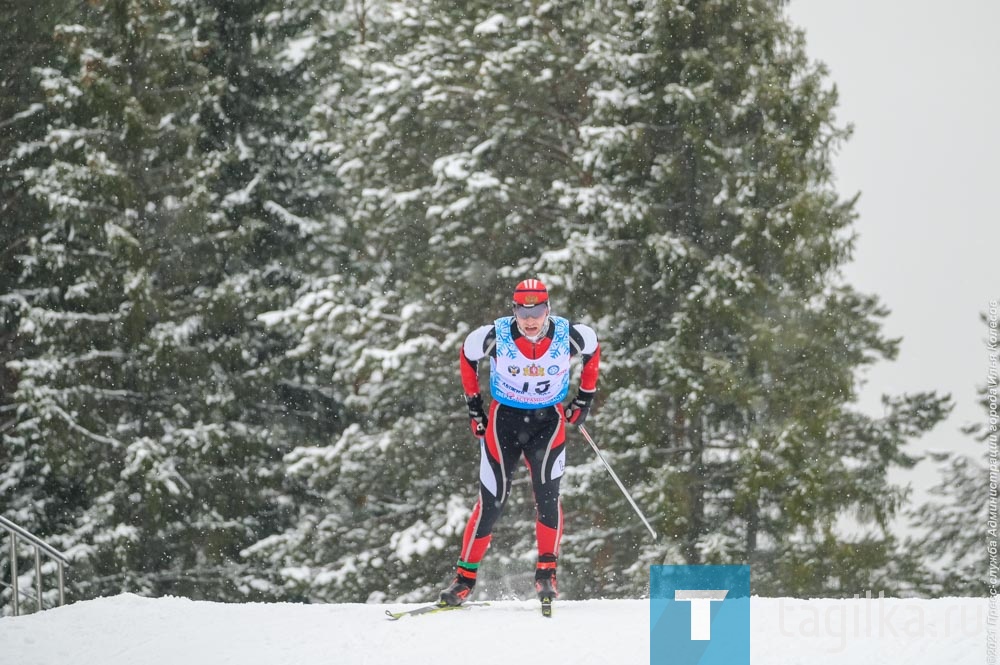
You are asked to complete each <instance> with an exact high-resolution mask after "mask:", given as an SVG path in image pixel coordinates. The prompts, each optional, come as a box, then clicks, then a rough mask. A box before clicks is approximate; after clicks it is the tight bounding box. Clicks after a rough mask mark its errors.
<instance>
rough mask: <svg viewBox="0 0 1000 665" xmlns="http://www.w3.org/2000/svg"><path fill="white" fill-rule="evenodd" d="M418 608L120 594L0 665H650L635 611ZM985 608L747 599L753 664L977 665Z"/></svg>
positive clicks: (514, 604)
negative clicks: (398, 614)
mask: <svg viewBox="0 0 1000 665" xmlns="http://www.w3.org/2000/svg"><path fill="white" fill-rule="evenodd" d="M408 607H416V605H399V604H391V605H375V604H347V605H296V604H261V603H246V604H225V603H213V602H205V601H192V600H187V599H183V598H142V597H139V596H135V595H131V594H124V595H120V596H114V597H110V598H101V599H97V600H91V601H84V602H78V603H74V604H71V605H67V606H65V607H60V608H55V609H51V610H47V611H45V612H41V613H36V614H30V615H26V616H21V617H6V618H2V619H0V664H2V665H14V664H17V665H35V664H37V665H43V664H44V665H56V664H63V663H72V664H73V665H201V664H204V665H222V664H224V663H232V664H236V665H282V664H288V665H311V664H313V663H316V664H320V663H322V664H324V665H355V664H356V665H409V664H420V663H434V664H435V665H459V664H461V665H469V664H470V663H473V664H475V665H500V664H504V665H510V663H520V662H535V661H540V662H544V663H547V664H550V665H559V664H562V663H566V664H572V665H587V664H597V663H601V664H604V663H607V664H609V665H610V664H613V665H627V664H635V663H649V662H650V661H649V602H648V601H647V600H587V601H575V602H574V601H557V604H556V607H555V616H554V617H553V618H551V619H546V618H544V617H542V616H541V613H540V612H539V610H538V603H537V601H513V600H507V601H497V602H492V603H491V604H490V605H489V606H488V607H474V608H469V609H463V610H461V611H455V612H446V613H441V614H433V615H425V616H417V617H404V618H403V619H401V620H399V621H390V620H388V618H387V617H386V616H385V611H386V609H393V610H399V609H403V608H408ZM989 609H990V608H989V607H988V601H987V599H985V598H942V599H935V600H915V599H880V598H870V599H869V598H865V597H862V598H860V599H858V598H855V599H849V600H831V599H823V600H798V599H792V598H783V599H775V598H756V597H755V598H753V599H752V600H751V615H752V618H751V663H752V664H753V665H798V664H802V665H829V664H831V663H844V664H847V663H850V664H851V665H865V664H867V663H871V664H875V663H877V664H879V665H922V664H933V665H943V664H945V663H962V664H968V665H972V664H976V665H981V664H982V663H985V662H987V640H986V637H987V624H986V620H987V613H988V611H989Z"/></svg>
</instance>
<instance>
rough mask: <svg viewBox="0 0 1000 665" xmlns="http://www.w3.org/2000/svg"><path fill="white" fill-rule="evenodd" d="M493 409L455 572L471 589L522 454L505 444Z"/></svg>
mask: <svg viewBox="0 0 1000 665" xmlns="http://www.w3.org/2000/svg"><path fill="white" fill-rule="evenodd" d="M492 411H493V413H492V415H491V418H490V420H491V422H490V427H489V428H488V429H487V432H486V437H485V438H484V439H483V440H482V442H481V443H480V460H479V500H478V501H477V502H476V505H475V507H474V508H473V510H472V515H471V516H470V517H469V521H468V522H467V523H466V525H465V532H464V534H463V537H462V552H461V555H460V556H459V560H458V568H457V571H456V575H457V577H458V578H461V579H459V580H458V581H459V582H462V583H464V584H466V585H468V586H469V587H470V588H471V587H472V586H474V585H475V583H476V576H477V574H478V572H479V564H480V562H481V561H482V560H483V557H484V556H485V555H486V550H487V549H488V548H489V546H490V540H491V539H492V537H493V525H494V524H496V521H497V520H498V519H499V518H500V515H501V514H502V513H503V508H504V505H506V503H507V498H508V497H509V496H510V488H511V483H512V480H513V478H512V474H511V470H512V469H513V468H514V465H515V464H516V463H517V458H518V457H519V456H520V454H521V451H520V450H519V449H518V448H517V446H512V445H508V444H506V443H504V441H506V440H508V439H507V437H505V436H504V435H505V433H504V432H503V430H502V428H500V429H498V424H497V420H498V419H497V418H496V408H494V409H492ZM498 435H499V438H498Z"/></svg>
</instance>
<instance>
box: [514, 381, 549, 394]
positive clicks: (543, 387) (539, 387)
mask: <svg viewBox="0 0 1000 665" xmlns="http://www.w3.org/2000/svg"><path fill="white" fill-rule="evenodd" d="M551 386H552V380H551V379H545V380H544V381H539V382H538V383H536V384H535V388H534V391H533V392H534V393H535V394H536V395H544V394H545V393H547V392H548V391H549V388H550V387H551ZM529 391H531V381H525V382H524V386H523V387H522V388H521V392H522V393H527V392H529Z"/></svg>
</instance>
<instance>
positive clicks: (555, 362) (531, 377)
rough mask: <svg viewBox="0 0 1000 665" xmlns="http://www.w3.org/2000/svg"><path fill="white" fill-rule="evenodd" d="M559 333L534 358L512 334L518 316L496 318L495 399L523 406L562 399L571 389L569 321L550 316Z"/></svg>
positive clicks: (492, 377) (492, 361)
mask: <svg viewBox="0 0 1000 665" xmlns="http://www.w3.org/2000/svg"><path fill="white" fill-rule="evenodd" d="M549 319H550V321H551V322H552V325H553V326H555V334H554V335H553V337H552V344H551V345H550V346H549V350H548V351H547V352H546V353H545V355H543V356H542V357H541V358H539V359H537V360H532V359H530V358H528V357H527V356H525V355H524V354H523V353H521V351H520V350H519V349H518V348H517V345H516V344H515V343H514V338H513V337H512V336H511V328H512V326H513V325H514V317H512V316H506V317H503V318H501V319H497V320H496V321H494V326H495V328H496V341H497V346H496V357H495V358H493V357H491V358H490V392H491V393H492V394H493V399H495V400H496V401H498V402H500V403H501V404H506V405H507V406H513V407H517V408H520V409H541V408H545V407H548V406H553V405H555V404H558V403H560V402H562V401H563V400H564V399H565V398H566V394H567V393H568V392H569V375H570V372H569V359H570V356H569V351H570V349H569V321H568V320H566V319H564V318H562V317H559V316H551V317H549Z"/></svg>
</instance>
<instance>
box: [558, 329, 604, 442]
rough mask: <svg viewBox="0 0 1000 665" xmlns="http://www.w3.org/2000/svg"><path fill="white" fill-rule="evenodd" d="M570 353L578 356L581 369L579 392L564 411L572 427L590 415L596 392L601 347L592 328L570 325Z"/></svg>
mask: <svg viewBox="0 0 1000 665" xmlns="http://www.w3.org/2000/svg"><path fill="white" fill-rule="evenodd" d="M570 353H571V354H573V355H577V354H579V356H580V359H581V360H582V361H583V369H582V370H581V371H580V390H579V391H577V393H576V397H574V398H573V400H572V402H570V404H569V406H568V407H567V408H566V410H565V413H566V420H568V421H569V422H571V423H573V424H574V425H582V424H583V423H584V421H585V420H586V419H587V414H588V413H590V404H591V402H593V401H594V394H595V393H596V392H597V377H598V374H599V373H600V366H601V345H600V343H599V342H598V340H597V333H595V332H594V329H593V328H591V327H590V326H586V325H584V324H582V323H574V324H573V325H572V327H571V328H570Z"/></svg>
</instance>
